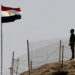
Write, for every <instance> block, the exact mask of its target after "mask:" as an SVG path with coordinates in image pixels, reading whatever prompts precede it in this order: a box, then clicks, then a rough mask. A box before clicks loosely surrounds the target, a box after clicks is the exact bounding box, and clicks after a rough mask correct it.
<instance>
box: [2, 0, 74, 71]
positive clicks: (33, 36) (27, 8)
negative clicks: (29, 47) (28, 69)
mask: <svg viewBox="0 0 75 75" xmlns="http://www.w3.org/2000/svg"><path fill="white" fill-rule="evenodd" d="M1 2H2V5H5V6H9V7H20V8H21V9H22V19H21V20H16V21H15V22H11V23H6V24H3V25H2V26H3V51H4V52H3V53H4V69H5V70H6V69H7V68H8V67H9V66H10V62H11V56H12V55H11V54H12V51H15V57H18V56H20V55H22V54H24V53H25V52H26V40H27V39H28V40H30V41H37V40H44V39H46V40H47V39H56V38H69V35H70V34H69V30H70V29H71V28H75V0H1Z"/></svg>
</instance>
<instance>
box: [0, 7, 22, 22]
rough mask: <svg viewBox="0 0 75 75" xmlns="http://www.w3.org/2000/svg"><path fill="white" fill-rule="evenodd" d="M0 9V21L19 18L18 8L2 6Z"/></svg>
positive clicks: (10, 20)
mask: <svg viewBox="0 0 75 75" xmlns="http://www.w3.org/2000/svg"><path fill="white" fill-rule="evenodd" d="M1 11H2V16H1V21H2V23H6V22H13V21H15V20H17V19H21V10H20V8H11V7H5V6H2V7H1Z"/></svg>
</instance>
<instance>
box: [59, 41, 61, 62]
mask: <svg viewBox="0 0 75 75" xmlns="http://www.w3.org/2000/svg"><path fill="white" fill-rule="evenodd" d="M60 61H61V40H60V47H59V62H60Z"/></svg>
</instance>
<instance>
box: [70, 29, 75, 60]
mask: <svg viewBox="0 0 75 75" xmlns="http://www.w3.org/2000/svg"><path fill="white" fill-rule="evenodd" d="M70 33H71V35H70V40H69V46H70V47H71V52H72V57H71V59H70V60H72V59H74V45H75V35H74V29H71V30H70Z"/></svg>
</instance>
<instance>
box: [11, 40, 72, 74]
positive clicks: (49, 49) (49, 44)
mask: <svg viewBox="0 0 75 75" xmlns="http://www.w3.org/2000/svg"><path fill="white" fill-rule="evenodd" d="M62 45H64V58H63V59H64V61H65V60H68V59H69V58H70V57H71V50H70V47H69V46H68V41H67V40H63V41H62ZM59 50H60V40H43V41H38V42H30V41H29V58H30V69H31V70H34V69H37V68H39V67H41V66H43V65H46V64H49V63H53V62H58V61H59ZM26 71H28V57H27V53H26V54H24V55H22V56H20V57H19V58H18V59H14V67H13V72H14V75H20V74H22V73H24V72H26ZM11 75H12V74H11ZM26 75H28V73H27V74H26ZM34 75H37V74H34Z"/></svg>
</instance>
